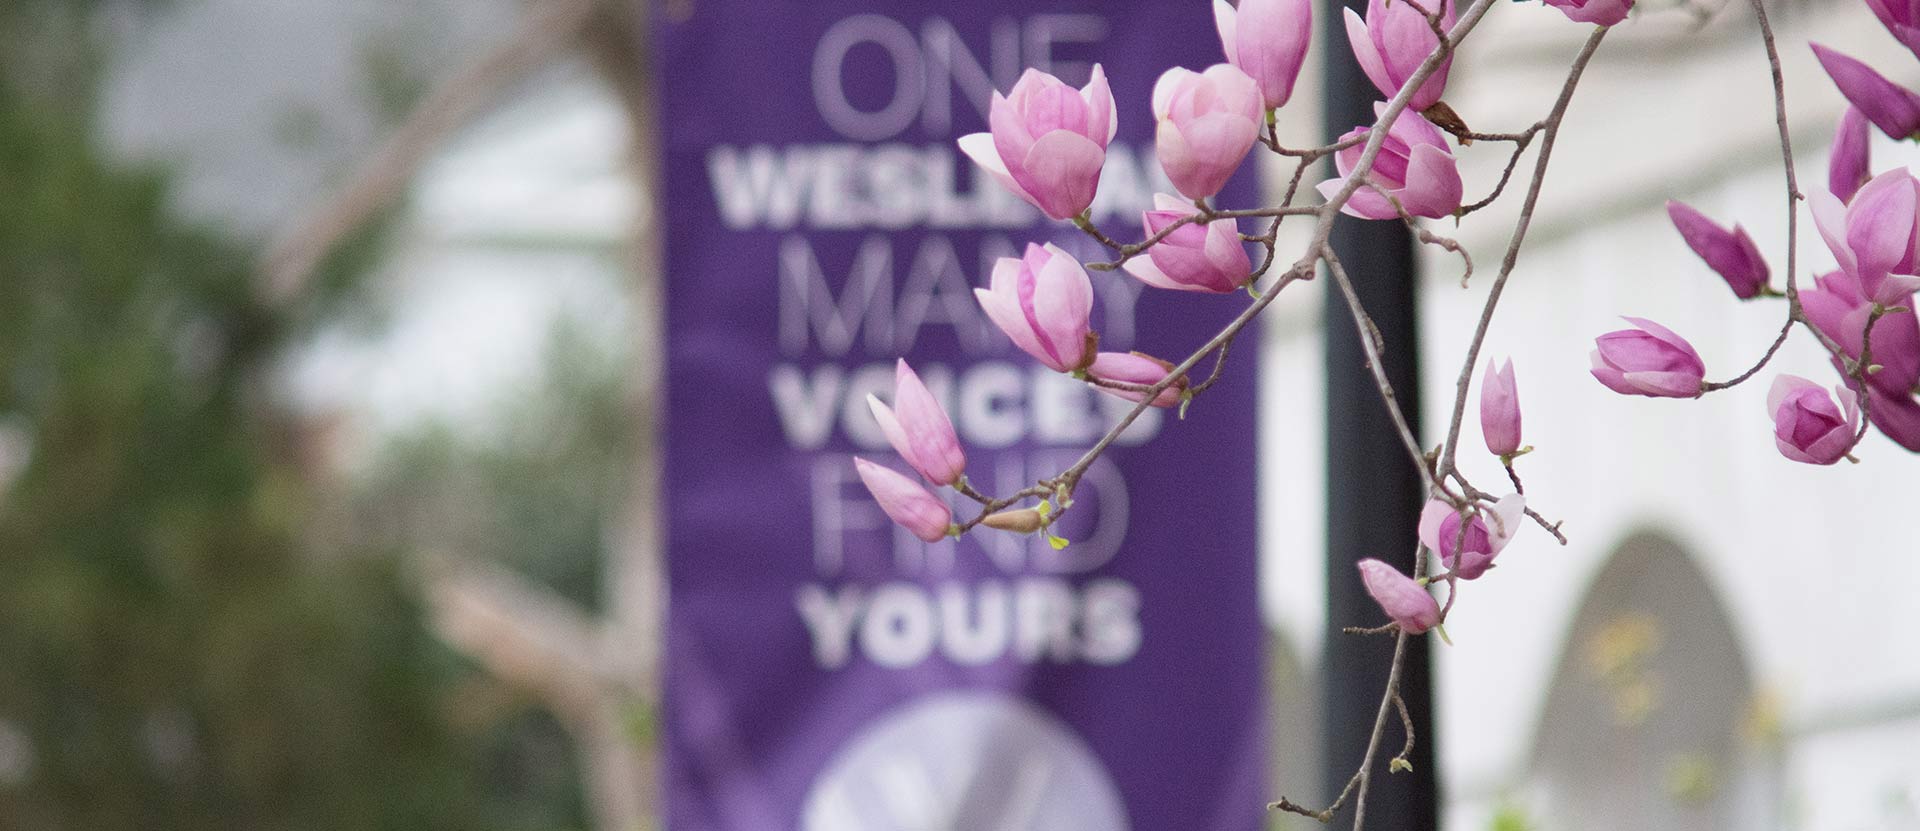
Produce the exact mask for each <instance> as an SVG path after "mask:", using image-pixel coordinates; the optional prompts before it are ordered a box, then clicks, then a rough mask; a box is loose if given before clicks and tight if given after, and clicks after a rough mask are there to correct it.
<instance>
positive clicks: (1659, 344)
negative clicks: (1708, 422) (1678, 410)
mask: <svg viewBox="0 0 1920 831" xmlns="http://www.w3.org/2000/svg"><path fill="white" fill-rule="evenodd" d="M1624 320H1626V321H1627V322H1628V323H1631V324H1633V325H1635V326H1638V327H1640V328H1638V329H1622V330H1620V331H1617V332H1608V333H1606V334H1604V335H1601V336H1600V337H1598V338H1595V339H1594V342H1593V345H1594V350H1593V353H1592V355H1591V356H1590V357H1591V358H1592V360H1593V377H1594V378H1596V379H1598V380H1599V381H1600V383H1602V384H1605V385H1607V389H1610V390H1613V391H1614V392H1617V393H1620V394H1622V395H1644V396H1647V397H1650V398H1698V397H1700V393H1701V389H1700V386H1701V384H1702V383H1703V382H1704V381H1705V380H1706V374H1707V367H1706V364H1705V363H1704V362H1703V361H1701V360H1700V353H1698V352H1695V351H1693V344H1690V343H1687V339H1686V338H1683V337H1680V336H1679V335H1676V334H1674V333H1673V330H1672V329H1668V328H1667V327H1665V326H1661V325H1660V324H1658V323H1655V322H1653V321H1651V320H1647V319H1645V318H1638V317H1629V318H1624Z"/></svg>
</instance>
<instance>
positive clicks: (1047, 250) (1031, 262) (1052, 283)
mask: <svg viewBox="0 0 1920 831" xmlns="http://www.w3.org/2000/svg"><path fill="white" fill-rule="evenodd" d="M973 294H974V296H975V297H977V298H979V299H980V308H982V309H984V310H986V313H987V317H988V319H990V320H992V321H993V324H994V325H995V326H998V327H1000V331H1002V332H1005V333H1007V337H1008V338H1011V339H1012V340H1013V343H1014V345H1015V346H1018V347H1020V348H1021V349H1022V350H1024V351H1025V352H1026V353H1027V354H1029V355H1032V356H1033V357H1034V358H1035V359H1036V360H1038V361H1040V362H1041V363H1043V364H1046V365H1047V366H1049V367H1052V368H1053V369H1054V370H1056V371H1059V372H1073V371H1075V370H1081V369H1086V368H1087V365H1088V364H1091V363H1093V356H1094V347H1095V344H1096V343H1097V342H1098V341H1099V338H1098V337H1097V336H1096V335H1094V334H1093V333H1092V331H1091V330H1090V329H1089V328H1088V324H1087V316H1088V315H1089V314H1092V312H1093V283H1092V282H1091V281H1089V280H1088V279H1087V272H1086V271H1085V270H1084V269H1082V268H1081V267H1080V262H1079V261H1078V260H1075V259H1074V258H1073V255H1071V254H1068V253H1067V252H1065V251H1062V250H1060V248H1059V247H1058V246H1055V245H1053V244H1052V243H1048V244H1047V245H1045V246H1039V245H1034V244H1032V243H1028V244H1027V253H1026V256H1024V257H1001V258H1000V259H999V261H997V262H995V263H994V264H993V276H992V278H991V282H990V283H989V287H988V288H984V289H974V290H973Z"/></svg>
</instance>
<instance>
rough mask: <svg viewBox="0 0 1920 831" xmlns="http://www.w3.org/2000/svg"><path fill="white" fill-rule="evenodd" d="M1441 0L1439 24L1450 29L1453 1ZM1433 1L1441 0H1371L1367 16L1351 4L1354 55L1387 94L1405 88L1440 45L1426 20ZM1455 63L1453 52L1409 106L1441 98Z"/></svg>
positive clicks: (1417, 108) (1350, 32)
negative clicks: (1361, 16) (1363, 19)
mask: <svg viewBox="0 0 1920 831" xmlns="http://www.w3.org/2000/svg"><path fill="white" fill-rule="evenodd" d="M1437 1H1438V2H1440V3H1441V9H1442V11H1441V16H1440V21H1441V23H1440V28H1441V29H1443V30H1451V29H1452V28H1453V0H1437ZM1434 2H1436V0H1405V2H1401V0H1393V2H1391V3H1389V2H1387V1H1386V0H1367V18H1366V20H1365V21H1362V20H1361V19H1360V15H1358V14H1355V13H1354V11H1353V10H1352V9H1347V10H1346V11H1347V17H1346V20H1347V42H1348V43H1349V44H1351V45H1352V46H1353V57H1354V59H1355V60H1357V61H1359V62H1360V71H1361V72H1365V73H1366V74H1367V80H1369V81H1372V82H1373V85H1374V87H1375V88H1377V89H1379V90H1380V94H1381V95H1384V96H1386V97H1387V98H1388V99H1392V98H1393V97H1394V96H1395V95H1398V94H1400V87H1402V86H1404V85H1405V84H1406V83H1407V81H1408V79H1411V78H1412V77H1413V73H1414V72H1415V71H1417V70H1419V69H1420V64H1422V63H1425V62H1426V60H1427V56H1428V55H1431V54H1433V50H1434V49H1436V48H1438V47H1439V45H1440V39H1439V38H1438V37H1436V36H1435V35H1434V33H1433V27H1432V26H1431V25H1429V24H1428V23H1427V13H1428V12H1429V11H1432V9H1433V3H1434ZM1452 67H1453V58H1452V56H1448V58H1447V59H1446V60H1444V61H1441V62H1440V65H1439V66H1438V67H1436V68H1435V69H1434V71H1433V74H1431V75H1428V76H1427V80H1426V81H1425V82H1424V83H1422V84H1421V85H1420V89H1419V90H1417V91H1415V92H1414V94H1413V101H1412V102H1411V103H1410V104H1409V105H1408V106H1409V108H1410V109H1412V110H1414V111H1416V112H1417V111H1420V110H1424V109H1426V108H1428V107H1431V106H1433V105H1434V104H1435V103H1436V102H1438V101H1439V100H1440V96H1441V95H1442V94H1443V93H1445V92H1446V90H1447V71H1448V70H1449V69H1451V68H1452Z"/></svg>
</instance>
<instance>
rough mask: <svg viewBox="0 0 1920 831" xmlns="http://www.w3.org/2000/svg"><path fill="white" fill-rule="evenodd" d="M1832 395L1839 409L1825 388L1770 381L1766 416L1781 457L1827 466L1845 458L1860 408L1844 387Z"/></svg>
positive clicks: (1793, 379)
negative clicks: (1836, 395) (1836, 399)
mask: <svg viewBox="0 0 1920 831" xmlns="http://www.w3.org/2000/svg"><path fill="white" fill-rule="evenodd" d="M1834 392H1835V393H1837V394H1838V395H1839V396H1840V405H1839V406H1834V403H1833V399H1832V398H1830V397H1828V396H1827V390H1826V388H1824V387H1822V386H1820V385H1819V384H1816V383H1814V382H1812V381H1809V380H1807V379H1805V378H1801V377H1800V376H1797V375H1782V376H1780V377H1778V378H1775V379H1773V389H1772V390H1771V391H1769V392H1768V393H1767V412H1768V413H1770V414H1772V417H1773V443H1774V446H1775V447H1778V448H1780V455H1782V456H1785V457H1787V458H1789V459H1792V460H1794V461H1796V462H1805V463H1806V464H1810V465H1830V464H1833V463H1834V462H1837V461H1840V459H1842V458H1843V457H1845V456H1846V455H1847V451H1848V450H1850V449H1852V448H1853V434H1854V432H1855V431H1857V430H1858V429H1859V427H1860V404H1859V401H1858V399H1857V398H1856V397H1855V395H1854V392H1853V390H1850V389H1847V388H1846V387H1845V386H1844V385H1843V386H1839V387H1835V388H1834ZM1843 407H1844V408H1845V412H1844V413H1842V412H1841V408H1843Z"/></svg>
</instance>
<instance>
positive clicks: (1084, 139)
mask: <svg viewBox="0 0 1920 831" xmlns="http://www.w3.org/2000/svg"><path fill="white" fill-rule="evenodd" d="M987 122H988V126H989V127H990V128H991V129H992V132H989V133H972V134H969V135H965V136H961V137H960V150H961V152H964V153H966V154H967V156H968V157H969V158H972V159H973V161H974V163H975V164H978V165H980V168H981V169H982V170H985V171H986V172H987V173H989V174H991V175H992V176H993V178H995V179H997V180H999V181H1000V183H1001V184H1003V185H1006V186H1007V188H1008V189H1009V190H1012V191H1013V192H1014V193H1017V194H1019V195H1020V197H1021V198H1023V199H1025V200H1027V201H1028V202H1031V203H1033V206H1034V207H1036V208H1039V209H1040V210H1041V212H1042V213H1045V214H1046V215H1047V216H1049V217H1052V218H1054V219H1071V218H1073V217H1075V216H1079V215H1080V212H1081V211H1084V210H1086V209H1087V206H1088V205H1091V204H1093V195H1094V192H1095V191H1096V190H1097V189H1098V188H1099V185H1100V168H1101V166H1102V165H1104V164H1106V160H1107V143H1108V142H1110V141H1112V140H1113V134H1114V132H1115V131H1117V130H1118V129H1119V127H1120V120H1119V117H1118V115H1117V114H1116V112H1115V109H1114V104H1113V91H1112V90H1111V89H1109V88H1108V86H1107V76H1106V73H1105V72H1104V71H1103V70H1102V69H1101V68H1100V65H1099V64H1094V66H1093V78H1092V80H1089V81H1087V85H1086V86H1084V87H1082V88H1080V89H1079V90H1075V89H1074V88H1072V87H1070V86H1067V85H1066V84H1064V83H1062V82H1061V81H1060V79H1059V78H1055V77H1053V76H1052V75H1048V74H1047V73H1045V72H1041V71H1039V70H1035V69H1029V70H1027V71H1026V73H1025V74H1023V75H1021V76H1020V80H1019V82H1018V83H1015V84H1014V85H1013V90H1012V92H1010V93H1008V94H1007V95H1005V96H1002V95H1001V94H1000V93H999V92H998V91H995V92H994V94H993V103H992V105H991V106H990V108H989V110H988V116H987Z"/></svg>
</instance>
